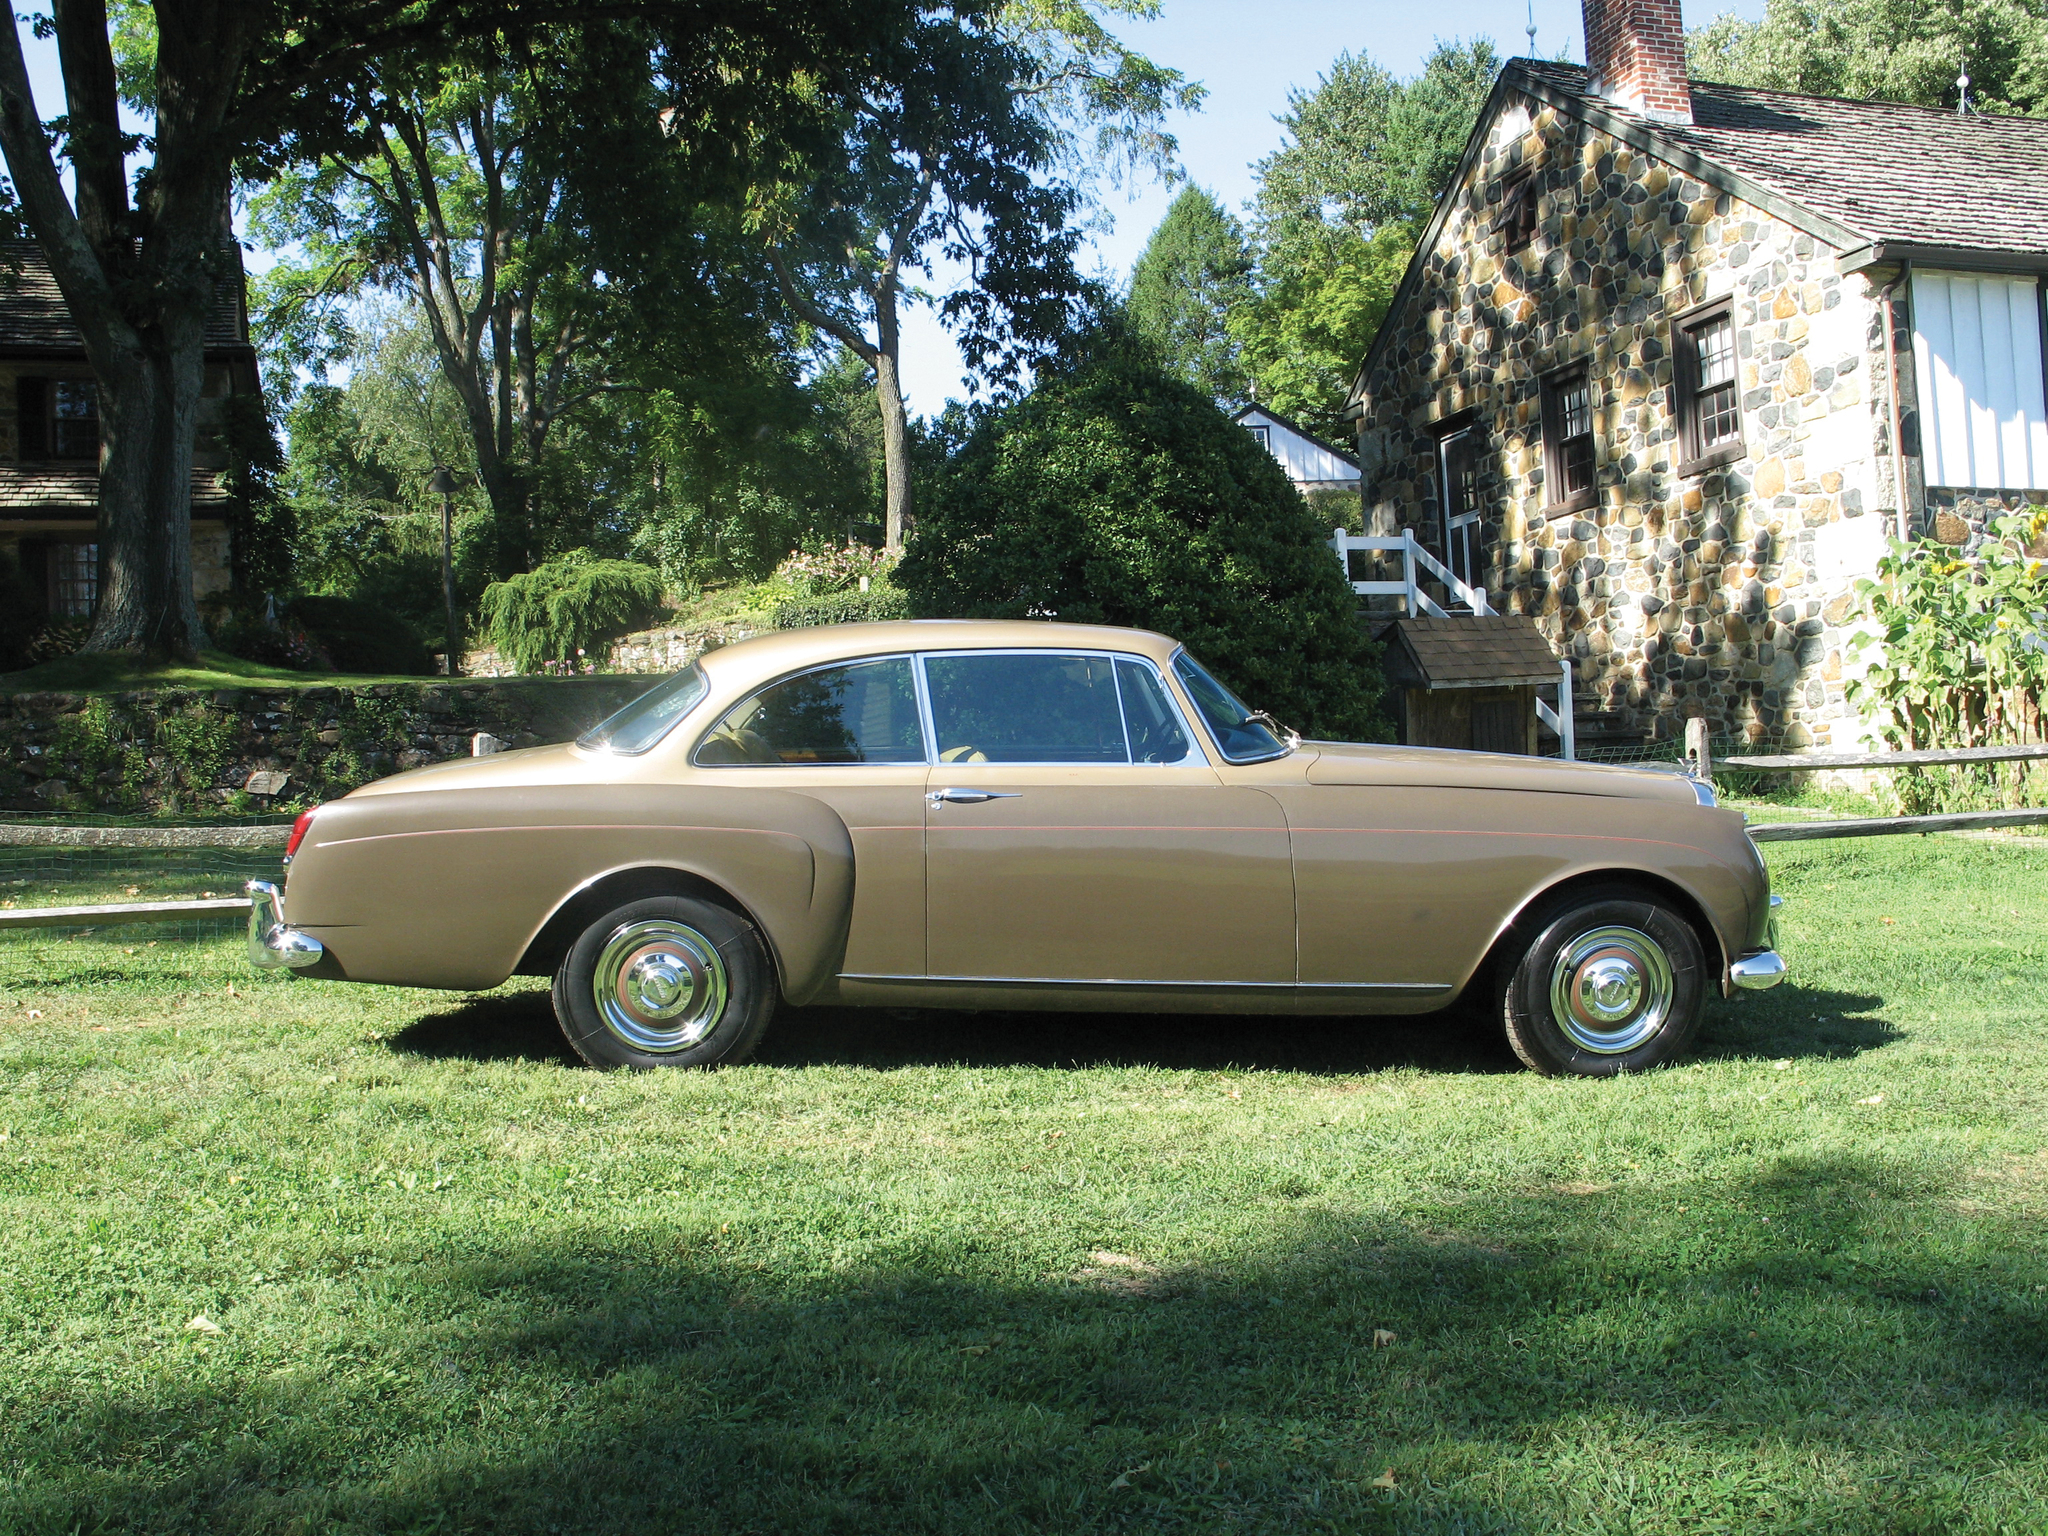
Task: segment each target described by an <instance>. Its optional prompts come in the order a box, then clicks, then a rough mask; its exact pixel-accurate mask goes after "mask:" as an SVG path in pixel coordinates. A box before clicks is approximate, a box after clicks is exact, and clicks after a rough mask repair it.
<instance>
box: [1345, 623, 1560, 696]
mask: <svg viewBox="0 0 2048 1536" xmlns="http://www.w3.org/2000/svg"><path fill="white" fill-rule="evenodd" d="M1382 638H1383V640H1384V641H1385V642H1386V643H1387V645H1388V652H1387V674H1388V676H1389V677H1391V678H1392V679H1393V680H1394V681H1395V682H1396V683H1397V684H1399V685H1401V686H1404V687H1416V686H1418V685H1419V686H1421V687H1424V688H1494V687H1499V686H1502V685H1503V684H1509V683H1554V682H1556V681H1557V680H1558V676H1559V672H1558V665H1557V653H1556V652H1555V651H1553V650H1551V648H1550V642H1549V641H1548V640H1546V639H1544V638H1543V632H1542V631H1541V630H1540V629H1538V628H1537V627H1536V621H1535V620H1534V619H1531V618H1524V617H1520V616H1518V615H1515V614H1508V613H1489V614H1475V613H1454V614H1452V615H1451V616H1450V617H1449V618H1444V619H1430V618H1404V619H1396V620H1394V621H1393V623H1392V624H1390V625H1388V626H1387V629H1386V631H1385V632H1384V633H1383V636H1382Z"/></svg>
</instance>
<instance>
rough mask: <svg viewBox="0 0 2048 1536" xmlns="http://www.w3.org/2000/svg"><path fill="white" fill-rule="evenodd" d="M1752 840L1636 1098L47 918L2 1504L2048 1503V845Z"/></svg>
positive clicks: (1507, 1513) (7, 1017) (101, 1510)
mask: <svg viewBox="0 0 2048 1536" xmlns="http://www.w3.org/2000/svg"><path fill="white" fill-rule="evenodd" d="M1767 852H1768V853H1769V856H1770V858H1771V860H1772V862H1773V864H1774V866H1775V868H1776V873H1777V879H1778V884H1779V889H1780V890H1781V891H1783V893H1784V894H1785V895H1786V897H1787V905H1786V908H1785V912H1784V939H1785V947H1786V949H1787V951H1788V953H1789V955H1790V957H1791V960H1792V962H1793V965H1794V967H1795V970H1794V977H1795V982H1794V983H1788V984H1787V985H1786V986H1784V987H1782V988H1780V989H1779V990H1777V991H1776V992H1773V993H1770V994H1767V995H1763V996H1760V997H1755V998H1750V999H1747V1000H1745V1001H1743V1002H1741V1003H1739V1004H1719V1003H1717V1004H1715V1005H1714V1006H1713V1008H1712V1011H1711V1013H1710V1015H1709V1018H1708V1022H1707V1025H1706V1028H1705V1031H1704V1034H1703V1039H1702V1044H1701V1049H1700V1051H1699V1053H1698V1055H1697V1057H1696V1058H1695V1059H1694V1060H1692V1061H1691V1062H1690V1063H1688V1064H1686V1065H1684V1066H1682V1067H1679V1068H1676V1069H1673V1070H1668V1071H1664V1072H1659V1073H1654V1074H1650V1075H1647V1076H1644V1077H1640V1078H1636V1079H1632V1080H1623V1081H1614V1082H1586V1081H1554V1080H1546V1079H1542V1078H1538V1077H1535V1076H1532V1075H1530V1074H1527V1073H1524V1072H1520V1071H1517V1070H1514V1065H1513V1061H1512V1058H1511V1057H1510V1056H1509V1055H1508V1053H1507V1051H1506V1050H1505V1048H1504V1047H1503V1046H1502V1045H1501V1044H1500V1043H1499V1042H1498V1041H1497V1039H1496V1038H1495V1037H1494V1035H1493V1034H1492V1033H1491V1032H1490V1031H1489V1030H1487V1029H1486V1028H1484V1027H1483V1025H1481V1024H1480V1023H1479V1022H1478V1021H1476V1020H1475V1019H1472V1018H1470V1017H1466V1018H1463V1019H1449V1020H1446V1019H1431V1020H1425V1021H1420V1022H1412V1023H1406V1024H1402V1023H1374V1022H1370V1021H1365V1022H1352V1021H1288V1020H1230V1019H1221V1020H1218V1019H1142V1018H1141V1019H1119V1018H1109V1017H1091V1018H1071V1017H1070V1018H1058V1017H1029V1016H1023V1015H1008V1016H1003V1015H992V1014H984V1015H979V1016H962V1015H944V1016H942V1015H932V1016H928V1017H920V1018H904V1019H893V1018H890V1017H888V1016H885V1015H874V1016H867V1015H844V1014H837V1013H827V1012H818V1013H806V1014H796V1015H786V1016H785V1017H784V1018H783V1019H782V1020H781V1021H780V1022H779V1024H778V1026H777V1029H776V1032H775V1033H774V1034H773V1036H772V1037H771V1042H770V1045H769V1048H768V1051H767V1053H766V1056H765V1058H764V1059H763V1060H762V1061H760V1062H759V1063H758V1064H756V1065H753V1066H749V1067H745V1068H742V1069H738V1070H734V1071H728V1072H721V1073H716V1074H710V1075H703V1076H680V1075H655V1076H649V1077H637V1078H627V1077H602V1076H599V1075H597V1074H594V1073H591V1072H588V1071H584V1070H581V1069H578V1068H577V1067H575V1066H573V1065H572V1064H571V1063H570V1062H569V1060H568V1059H567V1058H566V1056H565V1054H564V1052H563V1050H562V1049H561V1047H560V1046H559V1044H558V1043H557V1041H556V1038H555V1036H554V1034H553V1031H552V1025H551V1023H550V1020H549V1018H548V1014H547V1009H546V1003H545V998H544V995H543V993H542V992H541V991H540V990H539V989H538V988H537V987H536V986H534V985H532V984H530V983H522V984H520V985H519V986H517V987H514V988H508V989H506V990H505V991H503V992H501V993H498V994H493V995H491V996H488V997H480V998H462V997H454V996H443V995H436V994H429V993H421V992H404V991H395V990H384V989H374V988H348V987H342V986H335V985H324V984H318V983H307V982H285V981H281V980H275V979H262V980H259V979H257V978H256V977H255V976H254V974H253V973H251V972H249V971H247V970H246V969H245V968H244V964H243V962H242V960H241V958H240V955H239V951H238V949H237V947H236V946H235V945H234V944H233V943H232V942H231V941H228V940H220V941H216V942H213V943H209V944H205V945H191V944H184V945H179V944H169V943H160V944H159V945H158V946H157V947H155V948H153V949H152V948H150V947H149V946H148V941H147V938H146V937H144V936H143V935H142V934H141V933H140V931H139V930H138V931H136V932H134V933H131V934H129V935H127V936H124V937H122V938H119V939H116V940H114V941H112V942H109V941H108V940H106V939H105V938H90V939H70V940H45V939H37V940H30V941H19V940H6V941H0V982H4V986H5V989H6V994H5V998H4V1000H0V1137H4V1139H0V1221H4V1223H5V1231H6V1233H7V1236H6V1239H5V1242H4V1244H0V1281H4V1283H0V1329H4V1334H0V1337H4V1343H5V1347H4V1349H0V1531H4V1532H7V1533H10V1536H11V1533H15V1532H33V1533H41V1532H49V1533H53V1536H54V1533H70V1532H100V1531H137V1532H141V1531H148V1532H183V1531H191V1532H244V1531H249V1532H254V1531H262V1532H277V1533H281V1536H282V1533H297V1532H315V1531H318V1532H328V1531H365V1532H367V1531H378V1532H514V1533H526V1532H534V1533H538V1532H547V1531H577V1532H580V1531H593V1530H605V1531H610V1530H632V1531H647V1532H672V1531H674V1532H699V1531H701V1532H718V1533H728V1532H733V1533H736V1532H767V1531H777V1532H782V1531H787V1532H820V1533H826V1532H829V1533H848V1536H859V1533H866V1532H908V1531H948V1532H953V1531H959V1532H969V1533H972V1536H1000V1533H1010V1532H1037V1531H1061V1532H1065V1531H1095V1530H1105V1531H1107V1530H1114V1531H1132V1532H1155V1531H1202V1532H1210V1531H1216V1532H1222V1531H1230V1532H1251V1531H1258V1532H1288V1533H1293V1532H1312V1531H1327V1530H1335V1531H1441V1532H1494V1531H1498V1532H1517V1533H1520V1532H1536V1531H1564V1530H1569V1531H1574V1532H1614V1533H1623V1532H1626V1533H1631V1536H1643V1533H1652V1532H1670V1533H1674V1536H1678V1533H1683V1536H1693V1533H1698V1532H1710V1531H1739V1532H1755V1531H1774V1532H1775V1531H1790V1530H1811V1531H1816V1532H1831V1533H1832V1532H1850V1533H1865V1532H1867V1533H1880V1532H1882V1533H1901V1536H1903V1533H1928V1536H1933V1533H1943V1536H1946V1533H1952V1532H1994V1531H1998V1532H2012V1533H2022V1532H2025V1533H2034V1532H2040V1531H2042V1530H2044V1529H2048V1415H2044V1409H2048V1259H2044V1254H2048V1116H2044V1108H2048V1049H2044V1047H2048V964H2044V962H2048V916H2044V914H2048V839H2044V840H2022V839H2007V840H2004V841H1987V840H1973V839H1964V838H1936V839H1926V840H1921V839H1904V838H1896V839H1868V840H1861V841H1855V842H1842V843H1833V844H1825V843H1823V844H1810V845H1790V844H1779V845H1773V846H1772V847H1771V848H1770V849H1768V850H1767ZM129 949H134V950H135V951H136V953H134V954H132V955H131V954H129V953H127V951H128V950H129ZM36 1014H39V1015H40V1017H35V1016H33V1015H36ZM202 1315H203V1317H205V1318H206V1319H208V1320H210V1323H211V1324H212V1325H214V1326H215V1327H217V1328H218V1329H219V1330H220V1331H219V1332H212V1331H201V1330H195V1329H194V1328H192V1327H191V1326H190V1323H191V1320H192V1319H193V1318H195V1316H202Z"/></svg>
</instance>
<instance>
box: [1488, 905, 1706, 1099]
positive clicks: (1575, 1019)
mask: <svg viewBox="0 0 2048 1536" xmlns="http://www.w3.org/2000/svg"><path fill="white" fill-rule="evenodd" d="M1530 926H1531V927H1533V928H1534V930H1535V937H1534V938H1533V939H1532V940H1531V941H1530V942H1529V944H1528V946H1527V947H1526V948H1525V949H1523V950H1522V951H1521V953H1520V955H1519V957H1516V963H1515V965H1514V968H1513V969H1512V970H1510V971H1509V972H1508V973H1507V976H1506V978H1505V980H1504V982H1503V983H1502V986H1501V993H1500V1000H1499V1001H1500V1010H1501V1019H1502V1022H1503V1023H1504V1024H1505V1025H1506V1028H1507V1036H1508V1044H1509V1045H1511V1046H1513V1047H1514V1051H1515V1054H1516V1055H1517V1056H1519V1057H1521V1058H1522V1060H1523V1061H1524V1062H1526V1063H1527V1064H1528V1065H1529V1066H1531V1067H1534V1068H1535V1069H1536V1070H1537V1071H1538V1072H1543V1073H1548V1074H1559V1073H1565V1074H1571V1075H1574V1076H1579V1077H1611V1076H1613V1075H1615V1074H1616V1073H1620V1072H1640V1071H1643V1070H1644V1069H1646V1068H1649V1067H1654V1066H1661V1065H1662V1064H1663V1063H1665V1062H1667V1061H1670V1060H1671V1059H1673V1058H1674V1057H1676V1056H1678V1055H1679V1054H1681V1053H1682V1052H1683V1051H1684V1050H1685V1049H1686V1047H1687V1046H1688V1045H1690V1044H1691V1043H1692V1037H1693V1034H1694V1032H1695V1031H1697V1030H1698V1028H1699V1022H1700V1008H1701V1005H1702V1002H1703V1001H1704V998H1705V990H1706V989H1705V980H1706V962H1705V958H1704V956H1703V954H1702V951H1701V949H1700V941H1699V935H1698V934H1696V933H1695V932H1694V931H1693V927H1692V924H1691V923H1689V922H1687V921H1686V920H1685V918H1684V917H1683V916H1682V915H1681V914H1680V913H1678V912H1677V911H1675V910H1673V909H1672V908H1671V907H1670V906H1668V905H1666V904H1665V903H1664V902H1662V901H1660V900H1658V899H1657V898H1655V897H1652V896H1648V895H1645V894H1644V893H1642V892H1640V891H1632V890H1629V889H1627V888H1625V887H1615V888H1607V889H1600V890H1592V891H1585V892H1581V893H1579V894H1577V895H1576V896H1574V897H1573V898H1571V899H1570V900H1569V901H1568V902H1567V903H1565V904H1564V905H1562V906H1559V907H1554V908H1552V909H1550V910H1549V911H1548V912H1547V913H1544V914H1541V915H1539V916H1538V917H1537V918H1536V919H1535V920H1534V922H1533V923H1532V924H1531V925H1530Z"/></svg>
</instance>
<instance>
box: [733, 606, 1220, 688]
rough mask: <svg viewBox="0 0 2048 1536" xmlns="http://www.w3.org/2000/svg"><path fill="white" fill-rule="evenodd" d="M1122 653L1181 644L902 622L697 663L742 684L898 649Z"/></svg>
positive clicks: (981, 622)
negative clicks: (751, 679)
mask: <svg viewBox="0 0 2048 1536" xmlns="http://www.w3.org/2000/svg"><path fill="white" fill-rule="evenodd" d="M1015 649H1029V650H1069V651H1123V652H1126V653H1128V654H1131V655H1137V656H1149V657H1151V658H1152V659H1153V660H1154V661H1156V662H1159V663H1160V664H1161V665H1164V664H1165V663H1166V662H1167V661H1168V660H1170V659H1171V658H1172V656H1173V653H1174V652H1175V651H1177V650H1178V649H1180V642H1179V641H1178V640H1175V639H1173V638H1171V637H1170V636H1167V635H1160V634H1154V633H1153V632H1152V631H1151V630H1149V629H1113V628H1111V627H1109V626H1108V625H1105V624H1052V623H1047V622H1046V621H1044V620H1040V619H903V620H898V621H895V622H891V623H886V624H821V625H817V626H815V627H809V628H804V629H782V630H776V631H774V632H773V633H771V634H765V635H756V636H754V637H753V638H752V639H750V640H741V641H737V642H735V643H734V644H732V645H727V646H722V647H720V648H719V649H718V650H715V651H708V652H706V653H705V654H704V655H703V656H702V657H701V658H700V660H701V661H702V663H703V666H704V670H705V671H706V672H708V673H711V674H713V676H715V677H716V678H717V680H718V681H719V682H720V683H722V684H729V685H736V684H740V683H741V681H742V675H744V677H745V678H769V677H780V676H782V675H783V674H785V673H788V672H795V671H799V670H801V669H803V668H805V667H811V666H818V665H822V664H824V663H827V662H833V661H843V660H850V659H852V658H854V657H859V656H884V655H890V654H893V653H897V652H901V651H1001V650H1015Z"/></svg>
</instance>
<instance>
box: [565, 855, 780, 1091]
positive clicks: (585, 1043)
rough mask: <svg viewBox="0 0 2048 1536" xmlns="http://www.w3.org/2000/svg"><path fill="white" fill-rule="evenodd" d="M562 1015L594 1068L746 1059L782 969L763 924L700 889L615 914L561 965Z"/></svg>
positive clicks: (583, 937)
mask: <svg viewBox="0 0 2048 1536" xmlns="http://www.w3.org/2000/svg"><path fill="white" fill-rule="evenodd" d="M554 1003H555V1018H556V1019H557V1020H558V1021H559V1022H560V1023H561V1026H562V1033H563V1034H564V1035H565V1036H567V1037H568V1041H569V1044H570V1045H571V1046H573V1047H574V1048H575V1051H576V1054H577V1055H579V1056H581V1057H582V1058H583V1059H584V1060H585V1061H587V1062H589V1063H590V1064H591V1065H592V1066H593V1067H598V1068H605V1069H609V1068H613V1067H631V1068H633V1069H635V1070H638V1071H646V1070H650V1069H652V1068H655V1067H715V1066H723V1065H726V1064H728V1063H731V1062H738V1061H744V1060H746V1058H747V1057H748V1056H750V1055H752V1054H753V1051H754V1048H755V1046H757V1045H758V1044H760V1041H761V1036H762V1035H763V1034H764V1033H765V1032H766V1031H767V1028H768V1021H769V1019H770V1018H772V1017H773V1015H774V1012H775V968H774V965H773V964H772V962H771V961H770V960H769V957H768V949H767V946H766V945H765V944H763V943H762V942H761V936H760V934H759V933H758V932H756V931H755V928H754V925H753V924H752V923H750V922H748V921H747V920H746V919H745V918H743V917H741V916H740V915H739V914H738V913H736V912H731V911H728V910H727V909H726V908H724V907H721V906H718V905H716V904H715V903H713V902H708V901H701V900H699V899H697V898H695V897H691V896H651V897H648V898H646V899H644V900H641V901H634V902H628V903H627V904H626V905H624V906H622V907H618V908H616V909H614V910H613V911H611V912H608V913H606V914H605V915H604V916H603V917H601V918H599V919H598V920H597V921H596V922H594V923H592V924H591V925H590V926H589V927H587V928H585V929H584V930H583V932H582V933H581V934H580V935H579V936H578V937H577V939H576V942H575V943H574V944H572V945H570V946H569V953H568V954H567V955H566V956H564V957H563V960H562V964H561V967H560V969H558V970H557V971H556V972H555V983H554Z"/></svg>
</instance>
